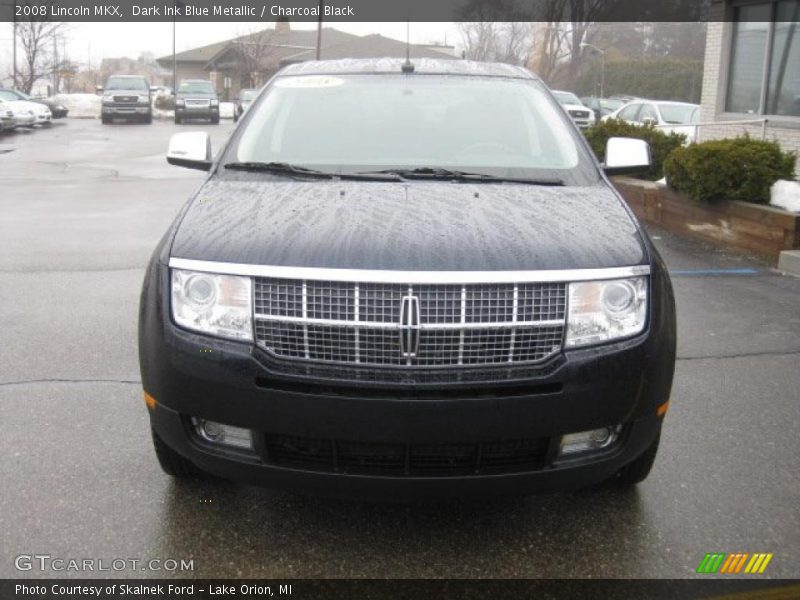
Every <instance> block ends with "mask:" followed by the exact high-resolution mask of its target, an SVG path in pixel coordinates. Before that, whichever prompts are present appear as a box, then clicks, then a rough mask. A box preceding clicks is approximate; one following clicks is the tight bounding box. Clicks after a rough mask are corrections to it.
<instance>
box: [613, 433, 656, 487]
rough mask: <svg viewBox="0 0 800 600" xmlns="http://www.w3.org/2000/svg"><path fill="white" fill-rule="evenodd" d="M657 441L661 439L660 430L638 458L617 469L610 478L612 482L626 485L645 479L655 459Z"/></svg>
mask: <svg viewBox="0 0 800 600" xmlns="http://www.w3.org/2000/svg"><path fill="white" fill-rule="evenodd" d="M659 441H661V432H659V434H658V436H656V439H655V440H654V441H653V443H652V444H650V447H649V448H648V449H647V450H645V451H644V453H643V454H642V455H641V456H640V457H639V458H637V459H636V460H634V461H633V462H632V463H629V464H627V465H625V466H624V467H622V468H621V469H620V470H619V473H617V475H616V476H615V477H613V478H612V480H613V481H614V483H616V484H618V485H623V486H628V485H636V484H637V483H641V482H642V481H644V480H645V479H647V476H648V475H649V474H650V469H652V468H653V463H654V462H655V460H656V454H658V443H659Z"/></svg>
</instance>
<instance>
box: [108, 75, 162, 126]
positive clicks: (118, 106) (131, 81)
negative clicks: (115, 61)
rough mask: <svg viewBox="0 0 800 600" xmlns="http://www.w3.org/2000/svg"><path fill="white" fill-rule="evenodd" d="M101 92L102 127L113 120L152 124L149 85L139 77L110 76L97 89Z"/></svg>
mask: <svg viewBox="0 0 800 600" xmlns="http://www.w3.org/2000/svg"><path fill="white" fill-rule="evenodd" d="M97 90H98V91H99V92H103V104H102V108H101V113H100V118H101V120H102V122H103V124H104V125H108V124H109V123H111V122H112V121H113V120H114V119H125V120H126V121H138V122H140V123H152V122H153V106H152V101H151V98H150V84H149V83H148V82H147V79H146V78H145V77H141V76H139V75H112V76H111V77H109V78H108V80H107V81H106V84H105V86H101V87H98V88H97Z"/></svg>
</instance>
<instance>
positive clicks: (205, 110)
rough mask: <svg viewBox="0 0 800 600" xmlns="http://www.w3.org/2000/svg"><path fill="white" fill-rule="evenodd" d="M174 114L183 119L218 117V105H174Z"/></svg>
mask: <svg viewBox="0 0 800 600" xmlns="http://www.w3.org/2000/svg"><path fill="white" fill-rule="evenodd" d="M175 114H176V115H177V116H180V117H183V118H185V119H212V118H214V117H219V106H176V107H175Z"/></svg>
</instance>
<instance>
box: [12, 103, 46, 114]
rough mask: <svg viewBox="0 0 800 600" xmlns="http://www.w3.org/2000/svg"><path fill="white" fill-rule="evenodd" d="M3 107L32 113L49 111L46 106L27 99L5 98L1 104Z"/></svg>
mask: <svg viewBox="0 0 800 600" xmlns="http://www.w3.org/2000/svg"><path fill="white" fill-rule="evenodd" d="M2 106H3V107H8V108H10V109H11V110H13V111H15V112H16V111H28V110H29V111H31V112H32V113H33V114H35V115H38V114H39V113H46V112H50V109H49V108H47V106H44V105H42V104H39V103H37V102H30V101H28V100H6V101H5V102H4V103H3V104H2Z"/></svg>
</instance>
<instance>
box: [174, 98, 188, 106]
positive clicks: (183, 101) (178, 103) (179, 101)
mask: <svg viewBox="0 0 800 600" xmlns="http://www.w3.org/2000/svg"><path fill="white" fill-rule="evenodd" d="M184 104H186V101H185V100H184V99H183V98H178V99H177V100H175V106H183V105H184Z"/></svg>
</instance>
